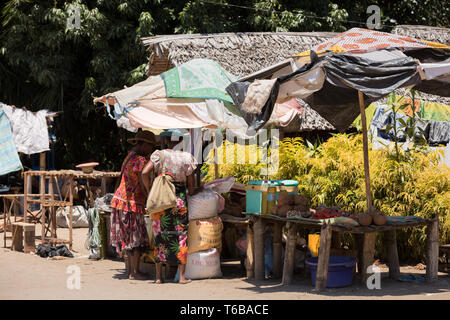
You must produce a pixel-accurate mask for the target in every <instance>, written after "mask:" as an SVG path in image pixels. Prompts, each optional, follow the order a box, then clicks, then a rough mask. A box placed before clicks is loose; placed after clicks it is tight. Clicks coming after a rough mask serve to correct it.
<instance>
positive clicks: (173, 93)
mask: <svg viewBox="0 0 450 320" xmlns="http://www.w3.org/2000/svg"><path fill="white" fill-rule="evenodd" d="M161 77H162V79H163V80H164V85H165V88H166V97H168V98H200V99H218V100H221V101H224V102H229V103H233V100H232V99H231V98H230V96H229V95H228V94H227V93H226V91H225V88H226V87H227V86H228V85H229V84H230V83H231V82H233V81H236V80H237V79H238V78H237V77H236V76H234V75H232V74H231V73H229V72H227V71H226V70H225V69H223V68H222V67H221V66H220V65H219V64H218V63H217V62H215V61H213V60H209V59H193V60H190V61H188V62H186V63H183V64H182V65H180V66H178V67H175V68H172V69H170V70H168V71H166V72H164V73H162V74H161Z"/></svg>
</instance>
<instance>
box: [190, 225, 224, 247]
mask: <svg viewBox="0 0 450 320" xmlns="http://www.w3.org/2000/svg"><path fill="white" fill-rule="evenodd" d="M222 230H223V224H222V219H220V218H219V217H214V218H209V219H199V220H191V221H189V227H188V239H187V242H188V254H191V253H194V252H198V251H203V250H208V249H211V248H217V249H218V250H219V251H221V249H222Z"/></svg>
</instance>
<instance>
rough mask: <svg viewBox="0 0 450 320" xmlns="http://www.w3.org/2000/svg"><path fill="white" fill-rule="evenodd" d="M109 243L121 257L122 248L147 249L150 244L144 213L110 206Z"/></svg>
mask: <svg viewBox="0 0 450 320" xmlns="http://www.w3.org/2000/svg"><path fill="white" fill-rule="evenodd" d="M111 245H112V246H114V247H116V251H117V253H118V254H119V256H120V257H122V251H123V250H132V249H141V250H145V249H148V247H149V246H150V243H149V238H148V234H147V228H146V224H145V220H144V215H143V214H141V213H135V212H131V211H123V210H117V209H114V208H112V212H111Z"/></svg>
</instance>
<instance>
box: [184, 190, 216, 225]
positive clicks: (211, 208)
mask: <svg viewBox="0 0 450 320" xmlns="http://www.w3.org/2000/svg"><path fill="white" fill-rule="evenodd" d="M187 201H188V215H189V220H192V219H207V218H212V217H215V216H217V213H218V211H219V195H218V194H217V193H216V192H214V191H212V190H208V189H205V190H204V191H202V192H199V193H197V194H196V195H195V196H188V198H187Z"/></svg>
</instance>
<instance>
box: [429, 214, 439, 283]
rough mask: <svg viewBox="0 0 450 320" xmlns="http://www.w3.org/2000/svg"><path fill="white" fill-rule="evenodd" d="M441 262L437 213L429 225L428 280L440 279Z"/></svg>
mask: <svg viewBox="0 0 450 320" xmlns="http://www.w3.org/2000/svg"><path fill="white" fill-rule="evenodd" d="M438 263H439V216H438V215H436V217H434V219H433V220H432V221H431V223H430V224H429V225H428V227H427V281H428V282H433V281H436V280H437V279H438Z"/></svg>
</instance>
